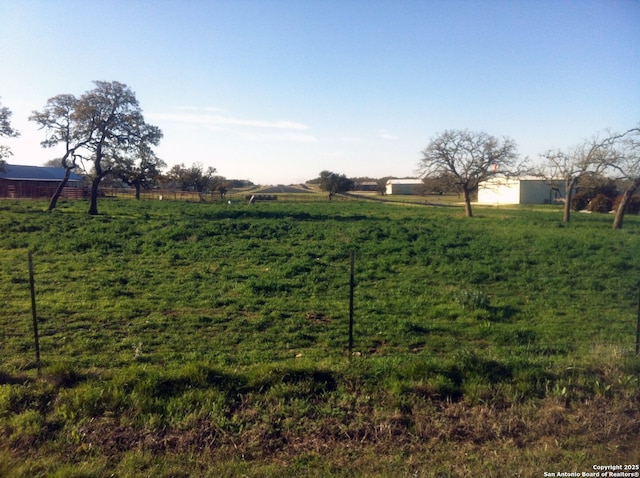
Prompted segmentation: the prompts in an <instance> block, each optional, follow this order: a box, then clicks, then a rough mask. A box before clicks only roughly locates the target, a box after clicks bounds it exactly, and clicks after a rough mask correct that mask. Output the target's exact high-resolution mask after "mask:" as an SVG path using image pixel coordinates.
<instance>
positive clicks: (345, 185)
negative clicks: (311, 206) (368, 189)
mask: <svg viewBox="0 0 640 478" xmlns="http://www.w3.org/2000/svg"><path fill="white" fill-rule="evenodd" d="M318 184H319V185H320V189H322V190H323V191H328V192H329V193H330V194H336V193H346V192H347V191H351V190H352V189H353V188H354V186H355V183H354V182H353V180H351V179H349V178H348V177H346V176H345V175H344V174H337V173H333V172H331V171H322V172H321V173H320V178H319V182H318Z"/></svg>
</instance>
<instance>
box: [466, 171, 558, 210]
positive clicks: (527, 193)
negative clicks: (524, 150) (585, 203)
mask: <svg viewBox="0 0 640 478" xmlns="http://www.w3.org/2000/svg"><path fill="white" fill-rule="evenodd" d="M565 196H566V195H565V187H564V181H562V180H548V179H542V178H539V177H535V176H531V177H520V178H506V177H500V176H495V177H493V178H491V179H489V180H487V181H484V182H482V183H480V185H479V186H478V204H494V205H500V204H552V203H554V202H558V201H559V200H561V198H564V197H565Z"/></svg>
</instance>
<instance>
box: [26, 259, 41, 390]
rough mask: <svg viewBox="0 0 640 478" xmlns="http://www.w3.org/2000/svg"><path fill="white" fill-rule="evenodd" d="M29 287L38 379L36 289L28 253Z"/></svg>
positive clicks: (39, 365)
mask: <svg viewBox="0 0 640 478" xmlns="http://www.w3.org/2000/svg"><path fill="white" fill-rule="evenodd" d="M29 286H30V289H31V316H32V318H33V338H34V342H35V345H36V367H37V368H38V377H39V376H40V374H41V373H42V367H41V364H40V340H39V338H38V315H37V313H36V287H35V281H34V279H33V253H32V252H31V251H29Z"/></svg>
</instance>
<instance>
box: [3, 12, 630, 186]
mask: <svg viewBox="0 0 640 478" xmlns="http://www.w3.org/2000/svg"><path fill="white" fill-rule="evenodd" d="M96 80H99V81H119V82H121V83H125V84H126V85H128V86H129V87H130V88H131V90H132V91H133V92H134V93H135V94H136V97H137V99H138V101H139V103H140V106H141V108H142V110H143V114H144V117H145V119H146V121H147V122H148V123H150V124H153V125H156V126H159V127H160V129H161V130H162V131H163V133H164V137H163V139H162V141H161V142H160V145H159V146H158V148H156V152H157V154H158V156H159V157H161V158H162V159H163V160H164V161H165V162H166V163H167V164H168V165H169V166H172V165H175V164H179V163H184V164H185V165H187V166H190V165H191V164H193V163H201V164H202V165H204V166H205V167H209V166H212V167H214V168H216V170H217V173H218V174H220V175H222V176H225V177H227V178H230V179H249V180H251V181H253V182H254V183H256V184H292V183H300V182H304V181H306V180H309V179H313V178H316V177H318V176H319V173H320V171H323V170H330V171H333V172H336V173H339V174H345V175H347V176H348V177H365V176H367V177H373V178H379V177H383V176H395V177H410V176H415V175H416V170H417V167H418V162H419V160H420V157H421V154H420V153H421V151H422V150H423V149H424V148H425V147H426V146H427V145H428V144H429V141H430V140H431V139H432V138H434V137H435V136H436V135H438V134H439V133H441V132H443V131H445V130H448V129H469V130H472V131H484V132H486V133H488V134H490V135H493V136H496V137H509V138H511V139H512V140H514V141H515V142H516V144H517V145H518V150H519V153H520V155H521V157H522V158H525V157H529V158H530V160H531V161H532V162H536V161H538V160H539V157H540V155H541V154H542V153H544V152H545V151H547V150H549V149H567V148H570V147H572V146H574V145H576V144H579V143H580V142H582V141H584V140H585V139H588V138H591V137H593V136H594V135H596V134H601V133H602V132H604V131H605V130H607V129H610V130H612V131H626V130H627V129H630V128H633V127H636V126H638V125H639V124H640V1H639V0H598V1H596V0H574V1H570V0H556V1H551V0H504V1H500V0H478V1H476V0H424V1H419V0H121V1H118V0H101V1H98V0H0V102H1V103H2V105H3V106H6V107H8V108H9V109H10V110H11V111H12V112H13V116H12V125H13V126H14V127H15V128H16V129H18V130H19V131H20V132H21V136H20V138H15V139H14V138H0V142H1V143H2V144H5V145H8V146H10V147H11V149H12V151H13V156H12V157H10V158H9V159H8V162H9V163H12V164H33V165H41V164H43V163H44V162H46V161H47V160H49V159H52V158H55V157H59V156H61V151H60V150H58V149H55V148H53V149H51V148H49V149H45V148H42V147H41V146H40V142H41V141H42V140H43V139H44V133H43V131H41V130H38V128H37V126H36V124H35V123H33V122H30V121H29V120H28V117H29V116H30V115H31V114H32V112H33V111H34V110H41V109H42V108H43V107H44V105H45V104H46V101H47V99H49V98H50V97H53V96H56V95H58V94H63V93H71V94H74V95H76V96H80V95H82V94H83V93H84V92H86V91H88V90H90V89H92V88H93V87H94V84H93V81H96Z"/></svg>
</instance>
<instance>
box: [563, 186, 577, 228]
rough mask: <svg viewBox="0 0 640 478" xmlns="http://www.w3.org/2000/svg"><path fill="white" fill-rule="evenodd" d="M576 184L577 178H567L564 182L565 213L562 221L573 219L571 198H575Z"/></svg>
mask: <svg viewBox="0 0 640 478" xmlns="http://www.w3.org/2000/svg"><path fill="white" fill-rule="evenodd" d="M575 185H576V181H575V179H567V180H565V182H564V190H565V191H564V197H565V201H564V215H563V216H562V222H569V220H570V219H571V200H572V199H573V188H574V187H575Z"/></svg>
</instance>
